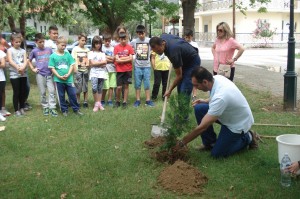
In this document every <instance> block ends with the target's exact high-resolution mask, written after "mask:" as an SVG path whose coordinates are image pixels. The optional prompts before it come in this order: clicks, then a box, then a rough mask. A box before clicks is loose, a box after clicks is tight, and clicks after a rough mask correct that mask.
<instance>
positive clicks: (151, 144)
mask: <svg viewBox="0 0 300 199" xmlns="http://www.w3.org/2000/svg"><path fill="white" fill-rule="evenodd" d="M165 141H166V138H164V137H156V138H151V139H150V140H146V141H145V142H144V144H145V145H146V147H147V148H149V149H154V148H156V147H160V146H162V145H163V144H164V143H165Z"/></svg>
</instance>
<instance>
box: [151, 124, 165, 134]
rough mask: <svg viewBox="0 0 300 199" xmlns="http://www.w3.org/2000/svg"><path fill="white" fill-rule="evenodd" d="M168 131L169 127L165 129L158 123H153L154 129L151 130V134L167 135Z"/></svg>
mask: <svg viewBox="0 0 300 199" xmlns="http://www.w3.org/2000/svg"><path fill="white" fill-rule="evenodd" d="M166 132H167V129H165V128H163V127H161V126H158V125H153V126H152V130H151V136H152V137H162V136H165V134H166Z"/></svg>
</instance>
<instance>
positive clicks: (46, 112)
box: [43, 108, 49, 116]
mask: <svg viewBox="0 0 300 199" xmlns="http://www.w3.org/2000/svg"><path fill="white" fill-rule="evenodd" d="M43 114H44V115H45V116H47V115H49V108H44V109H43Z"/></svg>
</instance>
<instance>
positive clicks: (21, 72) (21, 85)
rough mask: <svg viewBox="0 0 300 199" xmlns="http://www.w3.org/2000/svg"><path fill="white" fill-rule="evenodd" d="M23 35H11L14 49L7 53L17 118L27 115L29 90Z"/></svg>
mask: <svg viewBox="0 0 300 199" xmlns="http://www.w3.org/2000/svg"><path fill="white" fill-rule="evenodd" d="M21 43H22V35H21V34H20V33H17V34H15V33H13V34H12V35H11V44H12V47H11V48H9V49H8V51H7V58H8V62H9V78H10V82H11V85H12V88H13V105H14V109H15V116H17V117H20V116H23V115H25V111H24V107H25V100H26V90H27V72H26V71H27V56H26V51H25V50H24V49H22V48H21V47H20V46H21Z"/></svg>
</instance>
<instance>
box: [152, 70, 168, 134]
mask: <svg viewBox="0 0 300 199" xmlns="http://www.w3.org/2000/svg"><path fill="white" fill-rule="evenodd" d="M171 70H172V67H170V70H169V74H168V82H167V89H169V84H170V76H171ZM167 101H168V97H165V99H164V105H163V110H162V114H161V119H160V125H152V130H151V136H152V137H159V136H164V135H165V133H166V132H167V128H165V127H164V122H165V116H166V108H167Z"/></svg>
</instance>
